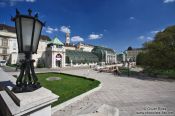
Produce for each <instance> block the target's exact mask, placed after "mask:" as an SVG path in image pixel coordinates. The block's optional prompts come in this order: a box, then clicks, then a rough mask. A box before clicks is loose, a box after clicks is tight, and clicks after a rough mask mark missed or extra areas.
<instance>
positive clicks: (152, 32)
mask: <svg viewBox="0 0 175 116" xmlns="http://www.w3.org/2000/svg"><path fill="white" fill-rule="evenodd" d="M158 32H160V31H158V30H155V31H151V34H156V33H158Z"/></svg>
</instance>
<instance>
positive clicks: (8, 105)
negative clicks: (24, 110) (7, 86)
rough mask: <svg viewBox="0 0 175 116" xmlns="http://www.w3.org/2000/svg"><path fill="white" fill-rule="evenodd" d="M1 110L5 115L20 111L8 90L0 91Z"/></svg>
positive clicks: (8, 115) (9, 115)
mask: <svg viewBox="0 0 175 116" xmlns="http://www.w3.org/2000/svg"><path fill="white" fill-rule="evenodd" d="M0 104H1V109H0V110H1V112H2V114H3V115H4V116H11V115H14V114H16V113H17V112H19V106H17V105H16V103H15V102H14V101H13V100H12V98H11V97H10V96H9V95H8V93H7V92H6V91H0Z"/></svg>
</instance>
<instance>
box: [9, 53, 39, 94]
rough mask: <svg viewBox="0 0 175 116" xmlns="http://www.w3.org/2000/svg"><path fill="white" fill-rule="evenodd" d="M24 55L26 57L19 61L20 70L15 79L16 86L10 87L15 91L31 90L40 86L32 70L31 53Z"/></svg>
mask: <svg viewBox="0 0 175 116" xmlns="http://www.w3.org/2000/svg"><path fill="white" fill-rule="evenodd" d="M25 55H26V56H25V57H26V59H25V60H22V61H21V66H20V69H21V71H20V75H19V77H18V78H17V80H16V86H15V87H13V89H12V91H13V92H15V93H22V92H31V91H34V90H36V89H38V88H40V87H41V85H40V83H38V78H37V76H36V74H35V71H34V66H33V63H34V62H35V60H31V54H25Z"/></svg>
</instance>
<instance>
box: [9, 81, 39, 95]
mask: <svg viewBox="0 0 175 116" xmlns="http://www.w3.org/2000/svg"><path fill="white" fill-rule="evenodd" d="M40 87H41V85H40V83H36V84H28V85H20V86H15V87H13V89H12V91H13V92H14V93H23V92H32V91H35V90H36V89H39V88H40Z"/></svg>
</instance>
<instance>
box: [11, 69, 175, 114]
mask: <svg viewBox="0 0 175 116" xmlns="http://www.w3.org/2000/svg"><path fill="white" fill-rule="evenodd" d="M47 71H49V72H60V71H61V72H64V73H69V74H74V75H80V76H86V77H88V78H94V79H96V80H99V81H100V82H101V83H102V88H101V89H100V90H98V91H96V92H94V93H91V94H90V95H88V96H86V97H84V98H83V99H81V100H79V101H77V102H75V103H73V104H70V105H68V106H66V107H65V108H63V109H61V110H58V111H56V112H55V113H54V114H53V116H79V115H81V116H83V115H85V114H90V113H91V114H92V113H94V112H96V111H97V109H98V108H99V107H101V106H102V105H104V104H105V105H109V106H112V107H115V108H118V109H119V115H120V116H175V81H174V80H170V79H169V80H166V79H164V80H163V79H156V78H149V77H138V78H136V77H119V76H114V75H113V74H111V73H99V72H97V71H93V70H91V69H88V68H87V69H86V68H85V69H73V68H72V69H61V70H60V69H59V70H58V69H52V70H48V69H41V70H40V69H37V72H47ZM9 73H11V74H12V75H14V74H16V72H9ZM17 74H19V72H17ZM156 112H157V113H160V114H157V115H155V114H154V115H153V114H151V113H156ZM143 113H147V115H146V114H143ZM148 113H149V115H148ZM89 116H90V115H89Z"/></svg>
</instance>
